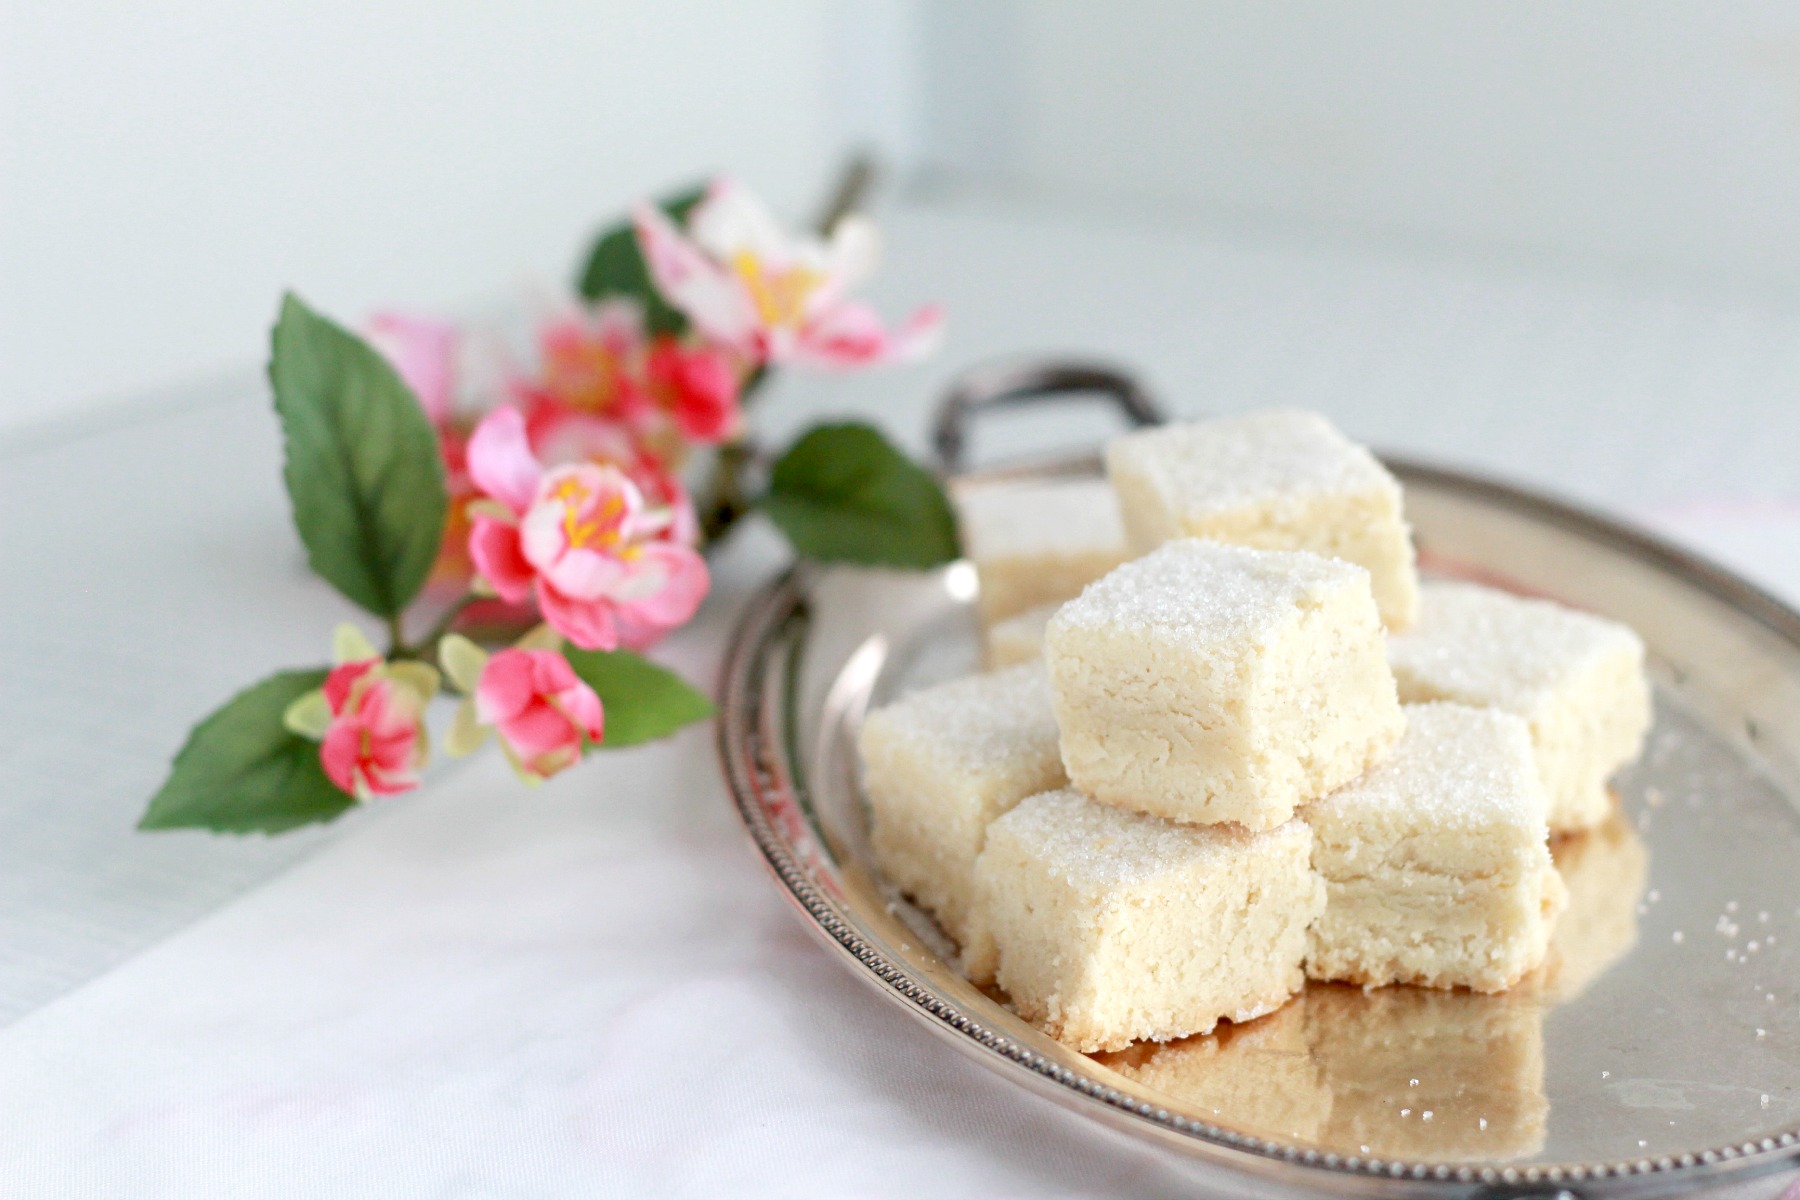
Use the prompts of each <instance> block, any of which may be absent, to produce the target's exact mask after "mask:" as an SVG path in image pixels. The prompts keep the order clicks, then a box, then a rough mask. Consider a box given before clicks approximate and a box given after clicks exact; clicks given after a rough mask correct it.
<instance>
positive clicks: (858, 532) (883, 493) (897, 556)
mask: <svg viewBox="0 0 1800 1200" xmlns="http://www.w3.org/2000/svg"><path fill="white" fill-rule="evenodd" d="M762 510H763V511H764V512H765V513H767V514H768V516H769V519H770V520H771V521H773V522H775V524H776V526H777V527H778V528H779V529H780V530H781V532H782V533H784V534H786V535H787V539H788V541H790V542H792V543H793V545H794V549H795V550H797V551H798V552H799V553H800V554H802V555H804V556H806V557H807V558H813V559H819V560H821V561H824V562H850V563H861V564H863V565H865V566H877V567H912V568H916V569H921V570H922V569H924V568H926V567H935V566H937V565H939V564H940V563H946V562H950V561H952V560H953V559H955V558H956V557H957V556H958V554H959V553H960V551H959V549H958V547H957V538H956V516H955V514H954V513H952V512H951V510H950V501H949V498H948V497H946V496H945V495H944V489H943V487H942V486H941V485H940V484H939V483H938V481H937V479H936V478H935V477H934V476H933V475H932V474H931V473H930V472H929V471H926V470H925V469H924V468H923V467H920V466H919V465H918V464H916V463H914V462H912V461H911V460H910V459H908V458H907V457H906V456H905V455H904V454H902V453H900V451H898V450H896V449H895V448H894V446H893V445H892V444H891V443H890V442H889V441H888V440H887V439H886V438H884V437H883V436H881V433H880V431H878V430H876V429H875V428H873V427H872V426H868V425H862V424H844V425H819V426H816V427H814V428H813V429H811V430H809V431H808V432H807V433H806V435H805V436H803V437H802V438H801V439H800V440H799V441H797V442H795V443H794V444H793V445H792V446H791V447H789V448H788V451H787V453H785V454H783V455H782V456H781V459H780V461H778V462H777V463H776V464H775V470H774V472H773V473H772V474H771V475H770V478H769V491H768V494H767V495H765V496H764V497H763V499H762Z"/></svg>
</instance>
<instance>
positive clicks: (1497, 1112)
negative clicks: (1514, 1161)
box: [1295, 984, 1550, 1162]
mask: <svg viewBox="0 0 1800 1200" xmlns="http://www.w3.org/2000/svg"><path fill="white" fill-rule="evenodd" d="M1303 1003H1304V1011H1305V1013H1306V1025H1307V1041H1308V1043H1309V1044H1310V1045H1311V1047H1312V1053H1313V1058H1314V1060H1315V1061H1317V1062H1318V1064H1319V1066H1320V1068H1321V1071H1322V1073H1323V1076H1324V1083H1325V1086H1326V1088H1327V1089H1329V1090H1330V1092H1331V1116H1330V1119H1329V1120H1328V1121H1327V1122H1326V1125H1325V1131H1324V1133H1323V1135H1322V1136H1321V1137H1320V1139H1319V1141H1320V1143H1321V1144H1322V1145H1323V1146H1324V1147H1325V1148H1326V1149H1330V1150H1336V1151H1338V1152H1340V1153H1343V1154H1357V1155H1361V1156H1363V1157H1365V1158H1368V1157H1379V1158H1397V1159H1417V1160H1423V1161H1427V1162H1432V1161H1435V1162H1504V1161H1505V1160H1507V1159H1509V1158H1517V1157H1519V1156H1520V1155H1525V1154H1535V1153H1536V1152H1537V1151H1539V1150H1540V1149H1542V1148H1543V1145H1544V1135H1545V1127H1546V1119H1547V1118H1548V1116H1549V1114H1550V1101H1549V1099H1548V1098H1547V1097H1546V1096H1545V1094H1544V1015H1543V1014H1544V1009H1543V1004H1542V1001H1541V999H1540V997H1538V996H1537V995H1536V994H1534V993H1533V992H1531V991H1530V990H1529V989H1521V990H1519V991H1514V992H1507V993H1504V994H1502V995H1498V996H1483V995H1479V994H1477V993H1474V992H1462V991H1439V990H1436V989H1433V988H1410V987H1392V988H1376V989H1373V990H1369V991H1365V990H1363V989H1362V988H1349V987H1339V986H1332V985H1321V984H1313V985H1310V986H1308V987H1307V989H1306V996H1305V999H1304V1001H1303ZM1295 1007H1296V1008H1299V1007H1301V1006H1300V1005H1296V1006H1295Z"/></svg>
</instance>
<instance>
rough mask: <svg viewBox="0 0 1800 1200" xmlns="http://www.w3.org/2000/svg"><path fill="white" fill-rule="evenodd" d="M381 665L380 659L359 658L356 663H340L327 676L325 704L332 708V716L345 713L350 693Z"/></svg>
mask: <svg viewBox="0 0 1800 1200" xmlns="http://www.w3.org/2000/svg"><path fill="white" fill-rule="evenodd" d="M380 665H381V660H380V659H379V658H359V659H357V660H355V661H354V662H347V663H340V664H338V665H337V666H335V667H333V668H332V669H331V674H329V675H327V676H325V687H324V691H325V703H326V704H328V705H330V706H331V711H332V714H333V715H334V716H335V715H338V714H340V713H342V712H343V711H344V707H345V705H347V704H348V703H349V702H350V693H351V692H352V691H353V690H354V689H355V687H356V683H357V681H358V680H360V679H361V678H362V677H363V676H365V675H367V674H368V673H369V672H370V671H373V670H375V668H377V667H379V666H380Z"/></svg>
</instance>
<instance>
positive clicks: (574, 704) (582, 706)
mask: <svg viewBox="0 0 1800 1200" xmlns="http://www.w3.org/2000/svg"><path fill="white" fill-rule="evenodd" d="M570 674H571V675H572V674H574V672H573V671H571V672H570ZM556 702H557V703H558V704H560V705H561V706H562V710H563V711H564V712H565V713H567V714H568V715H569V719H570V720H571V721H574V722H575V726H576V728H578V729H580V730H581V731H582V732H583V733H584V734H586V735H587V739H588V741H590V742H599V741H600V740H601V739H602V738H603V737H604V736H605V735H606V710H605V709H604V708H603V707H602V706H601V704H600V697H599V696H597V695H595V694H594V689H593V688H591V687H589V686H588V685H587V684H585V683H583V682H581V680H579V679H577V680H575V682H574V684H573V685H572V686H570V687H566V688H561V689H559V690H558V691H557V692H556Z"/></svg>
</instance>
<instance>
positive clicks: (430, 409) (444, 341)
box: [366, 313, 460, 425]
mask: <svg viewBox="0 0 1800 1200" xmlns="http://www.w3.org/2000/svg"><path fill="white" fill-rule="evenodd" d="M366 332H367V335H368V339H369V342H370V344H372V345H373V346H374V347H375V349H377V350H379V351H380V352H381V354H382V357H384V358H386V359H387V360H388V362H389V363H391V364H393V367H394V370H395V371H396V372H398V373H399V375H400V378H401V379H402V380H404V381H405V383H406V386H407V387H409V388H411V389H412V390H413V394H414V395H415V396H417V397H418V398H419V406H420V407H421V408H423V409H424V410H425V415H426V416H428V417H430V418H431V420H432V423H433V424H435V425H443V424H444V423H445V422H447V421H449V420H450V415H451V411H452V409H453V408H454V406H455V400H456V358H457V353H458V347H459V343H460V334H459V333H458V331H457V328H456V326H454V325H451V324H448V323H447V322H444V321H433V320H430V319H428V318H425V317H410V316H406V315H405V314H403V313H377V314H376V315H375V316H374V317H372V318H371V319H370V320H369V324H368V328H367V330H366Z"/></svg>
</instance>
